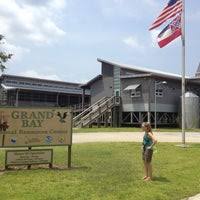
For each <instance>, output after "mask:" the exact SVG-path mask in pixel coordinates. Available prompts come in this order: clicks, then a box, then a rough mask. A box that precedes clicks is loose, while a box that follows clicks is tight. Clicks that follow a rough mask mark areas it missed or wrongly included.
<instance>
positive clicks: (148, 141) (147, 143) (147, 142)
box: [143, 133, 153, 147]
mask: <svg viewBox="0 0 200 200" xmlns="http://www.w3.org/2000/svg"><path fill="white" fill-rule="evenodd" d="M152 144H153V141H152V139H151V138H150V137H149V135H148V134H147V133H145V134H144V136H143V146H144V147H149V146H151V145H152Z"/></svg>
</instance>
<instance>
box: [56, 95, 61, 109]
mask: <svg viewBox="0 0 200 200" xmlns="http://www.w3.org/2000/svg"><path fill="white" fill-rule="evenodd" d="M59 94H60V93H57V96H56V106H58V107H59Z"/></svg>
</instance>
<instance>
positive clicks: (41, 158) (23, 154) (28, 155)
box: [5, 149, 53, 167]
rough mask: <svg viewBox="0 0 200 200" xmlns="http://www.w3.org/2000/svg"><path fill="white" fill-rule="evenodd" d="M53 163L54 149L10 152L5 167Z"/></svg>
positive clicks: (7, 154)
mask: <svg viewBox="0 0 200 200" xmlns="http://www.w3.org/2000/svg"><path fill="white" fill-rule="evenodd" d="M52 163H53V150H52V149H34V150H8V151H6V156H5V166H6V167H8V166H10V165H34V164H50V165H52Z"/></svg>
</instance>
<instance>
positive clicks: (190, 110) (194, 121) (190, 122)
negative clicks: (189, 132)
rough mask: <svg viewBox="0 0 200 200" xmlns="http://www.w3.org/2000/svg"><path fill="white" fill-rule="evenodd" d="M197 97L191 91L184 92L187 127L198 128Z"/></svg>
mask: <svg viewBox="0 0 200 200" xmlns="http://www.w3.org/2000/svg"><path fill="white" fill-rule="evenodd" d="M199 123H200V122H199V97H198V96H197V95H196V94H194V93H192V92H186V93H185V126H186V128H188V129H194V128H199Z"/></svg>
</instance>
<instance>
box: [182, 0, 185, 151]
mask: <svg viewBox="0 0 200 200" xmlns="http://www.w3.org/2000/svg"><path fill="white" fill-rule="evenodd" d="M182 3H183V11H182V20H181V28H182V145H183V147H185V0H182Z"/></svg>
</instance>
